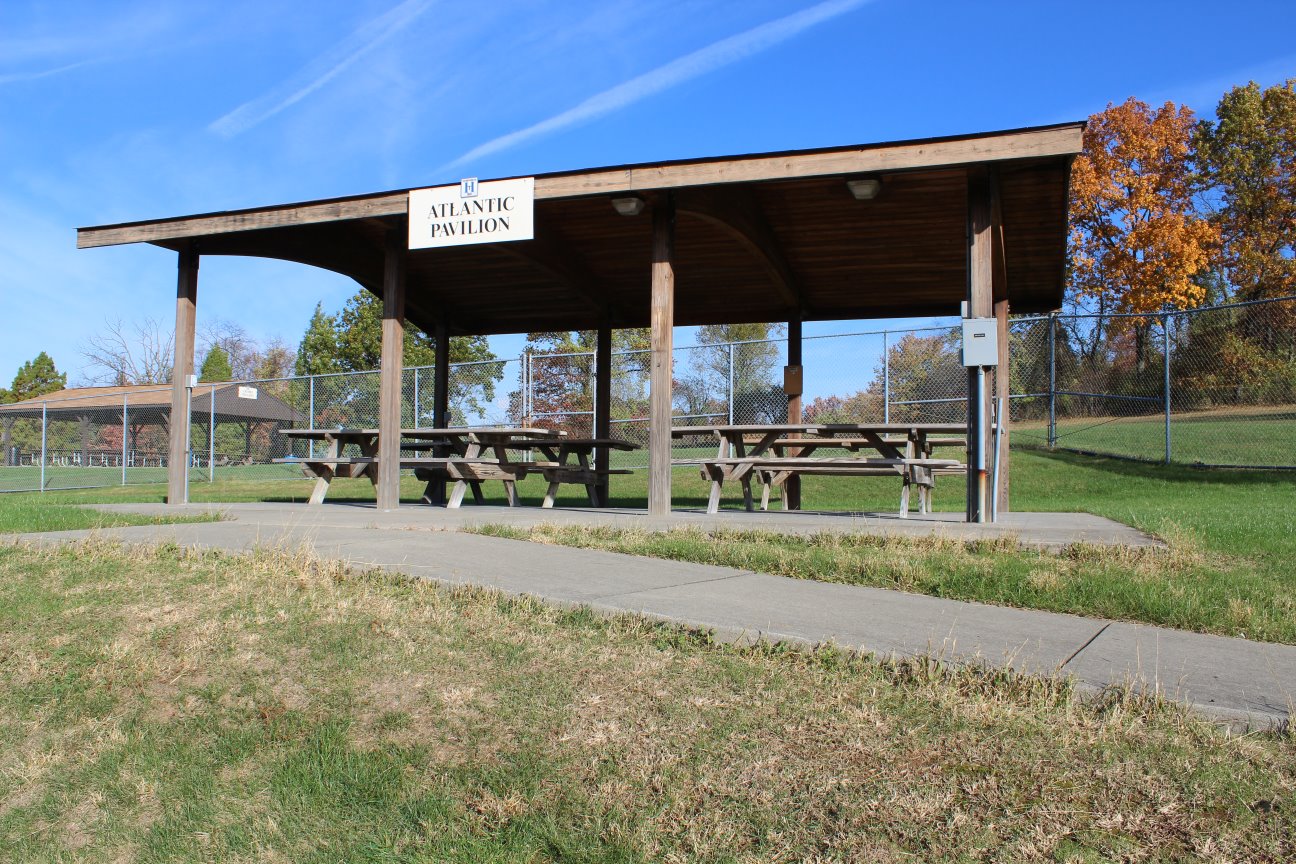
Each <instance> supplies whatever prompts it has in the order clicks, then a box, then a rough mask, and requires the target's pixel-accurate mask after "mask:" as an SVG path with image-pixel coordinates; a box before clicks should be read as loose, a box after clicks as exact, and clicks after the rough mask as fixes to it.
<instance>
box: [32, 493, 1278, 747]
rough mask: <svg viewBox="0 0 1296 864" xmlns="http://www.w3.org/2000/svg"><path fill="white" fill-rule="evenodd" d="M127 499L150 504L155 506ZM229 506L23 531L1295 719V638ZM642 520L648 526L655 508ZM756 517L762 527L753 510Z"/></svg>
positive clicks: (1245, 724) (330, 510) (363, 517)
mask: <svg viewBox="0 0 1296 864" xmlns="http://www.w3.org/2000/svg"><path fill="white" fill-rule="evenodd" d="M119 509H130V510H134V511H139V512H148V509H149V507H148V505H130V506H122V507H121V508H119ZM190 509H192V510H194V511H199V510H201V509H203V508H202V507H201V506H194V507H192V508H190ZM218 509H219V510H221V511H223V512H224V513H225V515H226V518H227V521H224V522H215V523H200V524H191V525H159V526H140V527H131V528H115V529H106V530H100V531H95V532H87V531H68V532H56V533H50V534H31V535H22V536H21V538H20V539H21V540H22V541H23V542H29V543H33V544H37V545H47V544H57V543H63V542H68V541H71V540H76V539H80V538H83V537H86V536H89V535H91V534H97V535H99V536H103V537H110V538H115V539H118V540H120V541H122V542H125V543H159V542H174V543H177V544H179V545H182V546H193V547H201V548H212V549H222V550H229V551H236V552H240V551H248V550H251V549H253V548H256V547H258V546H260V547H284V548H288V549H294V550H296V549H301V548H306V549H309V550H310V551H312V552H313V553H314V554H316V555H318V556H320V557H322V558H326V559H331V560H340V561H344V562H346V563H348V564H351V565H354V566H360V567H376V568H381V569H385V570H391V571H396V572H400V573H405V574H408V575H410V576H414V577H418V578H425V579H431V580H434V581H437V582H441V583H446V584H466V585H477V586H483V587H490V588H496V589H499V590H501V591H504V592H507V593H510V594H526V595H530V596H534V597H537V598H541V599H544V600H546V601H550V602H555V603H560V604H583V605H587V606H590V607H593V608H596V609H600V610H607V611H613V612H635V613H640V614H644V615H648V616H651V617H653V618H657V619H661V620H666V621H672V622H678V623H681V624H686V625H689V626H692V627H701V628H707V629H712V630H714V631H715V632H716V634H717V636H719V637H720V638H747V639H751V638H768V639H774V640H786V641H791V642H795V643H800V644H817V643H823V642H832V643H835V644H837V645H839V646H842V647H845V648H851V649H859V650H864V651H868V652H871V653H875V654H879V655H890V654H898V655H929V654H930V655H937V656H940V657H943V658H946V659H951V660H958V661H965V662H984V663H989V664H992V665H999V666H1007V667H1012V668H1014V669H1018V670H1021V671H1025V672H1030V673H1035V674H1046V675H1054V674H1061V675H1069V676H1073V677H1074V678H1075V679H1076V680H1077V681H1078V682H1079V683H1080V684H1081V685H1082V686H1085V687H1094V688H1102V687H1105V686H1107V685H1109V684H1123V683H1134V684H1137V685H1140V686H1144V687H1149V688H1155V689H1156V690H1157V691H1158V692H1160V693H1162V694H1163V695H1165V696H1167V697H1169V698H1173V699H1177V700H1180V701H1183V702H1186V703H1188V704H1190V705H1192V706H1194V707H1195V708H1197V709H1199V710H1201V711H1203V712H1206V713H1208V714H1210V715H1212V716H1213V717H1215V718H1217V719H1223V720H1227V721H1229V722H1231V723H1233V724H1234V725H1235V726H1237V727H1240V728H1278V727H1284V726H1286V724H1287V721H1288V717H1289V715H1290V712H1291V710H1292V706H1293V699H1296V647H1293V646H1286V645H1274V644H1269V643H1261V642H1251V641H1248V640H1245V639H1230V638H1225V637H1220V636H1209V635H1203V634H1197V633H1187V632H1183V631H1178V630H1171V629H1166V628H1160V627H1149V626H1144V625H1138V624H1126V623H1121V622H1113V621H1105V620H1102V619H1093V618H1082V617H1079V616H1074V615H1059V614H1055V613H1050V612H1036V611H1028V610H1022V609H1011V608H1006V607H999V606H988V605H984V604H979V603H965V602H959V601H954V600H944V599H940V598H935V597H926V596H922V595H916V594H906V593H904V592H900V591H889V590H884V589H877V588H864V587H857V586H848V585H836V584H829V583H823V582H812V581H808V580H799V579H788V578H784V577H779V576H768V575H763V574H758V573H751V572H746V571H742V570H735V569H731V568H725V567H712V566H706V565H699V564H687V563H681V562H676V561H662V560H656V559H650V558H639V557H635V556H630V555H622V554H618V553H612V552H599V551H594V550H587V549H570V548H566V547H558V546H545V545H540V544H525V545H523V543H522V542H521V541H513V540H502V539H499V538H494V537H483V536H478V535H474V534H465V533H462V532H460V531H458V530H456V529H457V527H460V526H462V525H464V524H472V523H474V522H475V523H477V524H480V523H483V522H492V521H494V522H498V521H517V519H524V520H527V521H530V520H534V522H541V521H549V522H555V521H563V520H564V519H567V518H572V517H571V516H569V515H565V514H564V511H560V510H555V511H540V512H538V513H536V512H533V511H534V508H528V512H526V513H525V515H523V516H519V517H516V518H512V519H510V518H507V514H506V515H505V516H503V517H501V516H500V515H499V514H498V513H495V512H478V513H477V514H476V515H474V514H473V511H472V510H465V511H461V515H460V516H458V517H456V518H454V519H451V520H447V519H443V518H438V519H437V520H436V522H435V524H434V525H433V524H430V523H429V520H428V519H427V518H426V516H421V515H420V514H417V513H415V514H412V515H411V514H406V515H401V511H397V512H396V513H390V514H389V513H379V512H377V511H374V510H373V509H366V508H353V507H346V506H329V505H325V506H323V507H313V508H312V507H307V506H305V505H298V504H246V505H244V504H232V505H221V506H220V507H219V508H218ZM474 509H477V508H474ZM495 509H496V508H480V510H481V511H494V510H495ZM499 509H501V510H502V509H504V508H499ZM168 512H170V513H174V512H175V510H174V509H172V510H169V511H168ZM445 512H446V511H441V513H445ZM518 512H519V511H517V510H515V511H513V513H515V514H516V513H518ZM1064 515H1068V516H1069V515H1070V514H1064ZM606 518H607V519H609V520H612V521H615V520H616V518H617V517H616V516H615V514H607V517H606ZM785 518H786V517H785ZM798 518H799V517H798ZM1090 518H1092V517H1090ZM683 521H684V522H686V523H688V522H691V521H692V520H691V519H688V518H685V519H684V520H683ZM894 521H895V522H900V520H894ZM1103 521H1105V520H1103ZM634 524H636V525H639V526H641V527H648V526H646V525H645V523H644V521H643V519H642V517H641V518H637V519H635V520H634ZM744 524H746V526H747V527H752V526H751V524H750V522H747V523H744ZM1109 524H1110V523H1109ZM771 527H772V526H771ZM856 530H858V528H856ZM927 530H928V531H930V530H931V529H930V526H929V527H928V529H927ZM1139 536H1142V535H1139Z"/></svg>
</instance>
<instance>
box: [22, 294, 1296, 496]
mask: <svg viewBox="0 0 1296 864" xmlns="http://www.w3.org/2000/svg"><path fill="white" fill-rule="evenodd" d="M1009 339H1010V349H1011V357H1012V364H1011V370H1010V376H1011V377H1010V381H1009V385H1010V392H1011V399H1010V419H1011V430H1012V436H1013V437H1012V441H1013V443H1014V445H1016V446H1033V447H1041V448H1059V449H1066V450H1071V451H1075V452H1080V453H1091V454H1101V455H1107V456H1118V457H1123V458H1131V459H1141V460H1149V461H1159V462H1177V463H1185V464H1200V465H1211V466H1237V467H1246V466H1251V467H1281V468H1290V467H1296V434H1293V433H1294V432H1296V298H1286V299H1283V300H1274V301H1264V302H1257V303H1241V304H1232V305H1228V306H1217V307H1212V308H1207V309H1199V310H1194V311H1191V312H1171V313H1165V314H1160V313H1158V314H1155V315H1142V316H1137V315H1050V316H1037V317H1023V318H1016V319H1014V320H1013V321H1012V322H1011V324H1010V328H1009ZM802 351H803V365H804V367H805V386H806V391H807V392H806V393H805V395H804V397H803V404H802V417H803V419H804V420H805V422H809V423H875V422H892V423H902V422H914V421H924V422H952V423H960V422H964V420H965V418H966V411H967V396H966V393H967V371H966V370H965V369H964V368H963V366H962V363H961V358H960V333H959V328H958V320H957V319H955V318H951V319H948V321H947V322H938V323H937V324H934V325H932V326H928V327H924V328H918V329H906V330H877V331H869V332H860V333H848V334H842V335H834V336H815V337H807V338H806V339H804V340H803V346H802ZM786 363H787V340H786V339H773V340H767V341H757V342H734V343H723V344H715V345H699V346H693V347H687V348H679V349H676V351H675V353H674V406H673V408H674V413H675V418H674V422H675V424H676V425H679V426H684V425H690V424H692V425H699V426H703V425H714V424H734V423H777V422H783V421H784V420H785V418H786V417H787V397H786V396H785V395H784V393H783V380H782V370H783V367H784V365H786ZM650 365H651V355H650V352H648V351H620V352H615V353H614V355H613V357H612V380H611V384H610V391H611V400H610V401H611V404H610V406H609V413H610V415H611V428H612V435H613V436H614V437H616V438H620V439H622V440H626V441H630V442H633V443H636V444H640V445H643V446H645V447H646V445H647V443H648V420H647V418H648V395H649V392H648V391H649V378H650ZM435 377H436V376H435V369H433V368H432V367H419V368H409V369H406V370H404V375H403V379H402V391H403V392H402V419H401V422H402V425H408V426H430V425H433V423H434V415H435V405H434V395H433V394H434V391H435ZM595 379H596V369H595V357H594V354H593V352H581V353H568V354H546V355H541V354H533V353H527V354H524V355H523V356H522V357H519V358H516V359H510V360H488V361H479V362H472V363H456V364H452V365H451V368H450V370H449V388H448V390H449V405H448V420H447V422H448V424H449V425H452V426H498V425H511V426H523V425H525V426H537V427H545V428H554V429H563V430H566V431H567V432H568V433H569V434H572V435H579V436H590V435H593V433H594V415H595V410H596V405H595V400H596V399H597V387H596V380H595ZM987 387H989V388H990V390H991V392H994V389H993V388H994V376H993V375H991V376H990V380H988V381H987ZM378 389H379V388H378V373H377V372H355V373H340V374H335V375H315V376H310V377H302V378H283V379H275V380H265V381H248V382H223V383H217V384H207V383H201V384H198V385H197V386H196V387H194V388H193V389H192V391H191V392H190V394H189V403H190V411H189V415H190V448H189V457H188V461H189V472H190V473H189V477H190V482H191V483H192V482H212V481H216V480H229V479H266V478H274V477H283V478H297V477H300V476H301V471H300V469H299V468H298V467H297V466H296V465H293V464H292V462H293V461H294V460H297V459H302V458H306V457H308V456H310V455H312V451H311V447H312V444H311V443H310V442H305V441H296V440H290V439H289V438H287V437H286V436H283V435H279V434H278V431H279V430H281V429H293V428H320V427H339V426H342V427H359V428H364V427H376V426H377V425H378ZM170 400H171V388H170V387H169V386H139V387H96V388H85V389H84V390H81V391H78V392H77V394H76V395H75V396H69V397H68V398H58V399H55V398H46V399H43V400H42V399H35V400H28V401H27V402H21V403H16V404H11V405H4V406H0V492H10V491H35V490H47V489H50V490H52V489H72V488H84V487H94V486H107V485H128V484H133V483H157V482H163V481H165V479H166V469H167V450H168V446H167V442H168V435H169V422H170V414H171V410H170V405H171V402H170ZM703 444H704V442H703V441H702V440H701V439H692V440H689V439H682V440H680V441H677V442H676V445H675V446H676V456H678V457H687V456H692V455H696V454H697V453H700V452H713V451H711V447H712V446H713V445H710V444H709V443H707V444H705V446H703ZM316 446H318V445H316ZM646 462H647V456H646V450H639V451H631V452H628V453H619V452H618V453H615V454H614V456H613V463H614V466H615V467H642V466H644V465H646Z"/></svg>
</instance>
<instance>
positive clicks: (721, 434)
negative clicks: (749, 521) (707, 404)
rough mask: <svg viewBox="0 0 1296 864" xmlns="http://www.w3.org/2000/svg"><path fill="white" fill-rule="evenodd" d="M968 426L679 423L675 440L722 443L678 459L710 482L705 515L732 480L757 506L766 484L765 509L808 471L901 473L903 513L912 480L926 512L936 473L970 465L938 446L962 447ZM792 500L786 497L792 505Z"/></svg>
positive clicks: (750, 506)
mask: <svg viewBox="0 0 1296 864" xmlns="http://www.w3.org/2000/svg"><path fill="white" fill-rule="evenodd" d="M966 431H967V427H966V426H964V425H963V424H961V423H802V424H785V423H774V424H739V425H719V426H679V427H675V428H674V429H672V430H671V437H673V438H689V437H696V436H708V437H713V438H714V439H716V440H717V442H718V445H717V450H716V456H715V458H714V459H702V460H697V459H686V460H679V461H680V462H681V463H683V464H696V465H699V466H700V468H701V471H702V476H703V477H704V478H705V479H708V480H710V481H711V495H710V498H709V500H708V502H707V512H708V513H715V512H716V511H717V510H718V509H719V506H720V493H721V489H722V488H723V486H724V484H725V483H726V482H727V481H734V480H736V481H738V482H739V483H740V484H742V488H743V503H744V505H745V506H746V508H747V509H748V510H752V509H753V502H752V491H751V481H752V478H753V477H754V478H756V479H757V480H758V481H760V482H761V484H762V485H763V487H764V488H763V491H762V494H761V509H762V510H765V509H768V507H769V494H770V488H771V487H773V486H779V487H781V486H783V485H784V484H785V483H786V482H787V480H788V478H790V477H795V476H802V475H806V474H820V475H836V476H870V475H888V474H891V475H898V476H899V477H901V479H902V485H901V491H900V516H901V518H904V517H905V516H907V515H908V512H909V498H910V487H911V485H917V487H918V503H919V512H920V513H926V512H928V510H929V508H930V506H931V493H932V490H933V488H934V486H935V476H936V474H937V473H955V472H958V473H961V472H962V471H965V470H966V467H965V466H964V464H963V463H962V462H960V461H958V460H956V459H938V458H936V457H935V456H934V453H933V451H934V450H935V448H937V447H955V446H958V447H963V448H964V449H966V447H967V442H966V439H965V438H964V437H963V436H964V435H965V433H966ZM820 449H845V450H848V451H851V452H853V453H861V452H875V453H877V454H878V455H877V456H850V457H845V458H843V457H829V456H816V455H814V454H815V452H816V451H817V450H820ZM786 500H787V499H786V497H784V502H785V505H786Z"/></svg>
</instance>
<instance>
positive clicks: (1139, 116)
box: [1070, 98, 1219, 367]
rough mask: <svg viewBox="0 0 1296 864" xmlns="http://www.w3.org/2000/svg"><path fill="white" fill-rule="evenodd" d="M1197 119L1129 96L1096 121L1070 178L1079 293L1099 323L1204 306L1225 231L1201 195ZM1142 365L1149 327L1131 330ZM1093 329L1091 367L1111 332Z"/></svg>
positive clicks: (1074, 283) (1074, 280)
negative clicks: (1197, 196) (1206, 279)
mask: <svg viewBox="0 0 1296 864" xmlns="http://www.w3.org/2000/svg"><path fill="white" fill-rule="evenodd" d="M1194 131H1195V122H1194V118H1193V113H1192V111H1191V110H1189V109H1188V108H1186V107H1178V106H1176V105H1175V104H1174V103H1172V102H1167V103H1166V104H1165V105H1163V106H1161V107H1160V108H1158V109H1152V108H1151V107H1149V106H1148V105H1147V104H1146V103H1144V102H1141V101H1139V100H1137V99H1134V98H1130V99H1127V100H1125V102H1123V103H1121V104H1120V105H1108V106H1107V109H1106V110H1104V111H1102V112H1100V113H1098V114H1095V115H1094V116H1093V117H1091V118H1089V124H1088V126H1087V128H1086V129H1085V133H1084V152H1083V153H1082V154H1081V155H1080V156H1079V157H1077V159H1076V161H1075V165H1074V167H1073V169H1072V175H1071V212H1070V217H1071V237H1070V264H1071V285H1070V287H1071V291H1072V293H1073V296H1075V298H1076V299H1077V300H1078V301H1081V302H1083V301H1086V300H1087V301H1091V306H1092V309H1093V311H1096V312H1098V313H1099V314H1100V315H1105V314H1108V313H1113V312H1135V313H1139V312H1156V311H1160V310H1162V309H1165V308H1174V309H1188V308H1192V307H1194V306H1199V305H1201V304H1202V302H1203V301H1205V299H1206V289H1205V287H1204V286H1203V285H1201V284H1199V283H1198V281H1196V280H1195V279H1194V277H1196V276H1197V275H1198V274H1200V273H1202V272H1203V271H1205V270H1207V269H1208V268H1209V267H1210V266H1211V263H1212V261H1213V259H1214V257H1215V249H1216V247H1217V245H1218V239H1219V238H1218V231H1217V229H1216V228H1215V227H1214V226H1212V225H1211V224H1210V223H1209V222H1208V221H1207V220H1205V219H1203V218H1201V216H1199V215H1198V213H1197V212H1196V209H1195V207H1194V200H1193V195H1194V191H1195V187H1194V177H1195V174H1194V169H1193V159H1194V151H1193V133H1194ZM1133 323H1134V327H1135V330H1136V340H1135V341H1136V345H1137V346H1138V363H1139V366H1140V367H1141V366H1142V363H1143V356H1142V355H1143V346H1144V344H1145V341H1146V340H1145V339H1144V338H1143V337H1144V336H1145V334H1146V331H1147V322H1146V320H1143V321H1140V320H1136V321H1134V322H1133ZM1103 329H1104V328H1103V321H1102V319H1101V318H1100V319H1099V325H1098V326H1097V327H1095V328H1094V336H1093V340H1092V342H1091V345H1090V350H1089V351H1087V352H1086V354H1088V356H1089V359H1090V360H1091V361H1092V360H1093V359H1095V357H1096V353H1097V350H1098V348H1099V344H1100V341H1101V336H1102V334H1103Z"/></svg>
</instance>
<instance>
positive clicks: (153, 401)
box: [0, 381, 304, 422]
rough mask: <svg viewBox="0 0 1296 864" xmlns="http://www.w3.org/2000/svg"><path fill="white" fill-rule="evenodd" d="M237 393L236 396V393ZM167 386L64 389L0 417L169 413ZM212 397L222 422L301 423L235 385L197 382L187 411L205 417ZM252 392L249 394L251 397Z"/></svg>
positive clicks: (257, 390) (2, 408) (274, 402)
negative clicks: (267, 421) (123, 406)
mask: <svg viewBox="0 0 1296 864" xmlns="http://www.w3.org/2000/svg"><path fill="white" fill-rule="evenodd" d="M240 391H242V392H240ZM171 392H172V391H171V385H170V384H127V385H116V386H106V387H68V388H65V389H63V390H57V391H55V392H53V393H46V394H45V395H43V396H37V397H35V398H33V399H25V400H23V401H21V402H11V403H9V404H7V405H0V417H40V416H41V412H42V410H44V411H45V412H46V413H47V414H48V415H49V416H51V417H54V418H56V419H66V418H67V417H69V416H71V417H90V418H99V419H102V418H103V417H106V416H109V415H111V416H113V417H116V418H120V416H121V411H122V404H123V403H125V405H126V406H127V411H128V412H134V413H136V414H137V415H139V416H143V415H144V414H146V413H151V412H162V413H167V412H170V410H171ZM213 392H214V393H215V397H216V406H215V408H216V411H215V413H216V418H217V420H219V421H223V422H236V421H240V420H278V421H283V422H293V421H295V420H302V419H304V415H302V414H300V413H299V412H297V411H295V410H294V409H293V408H292V407H291V406H290V405H288V404H287V403H286V402H284V401H283V400H282V399H279V398H278V397H276V396H274V395H273V394H271V393H269V392H267V391H266V390H265V388H264V387H260V386H249V385H245V384H240V383H239V382H233V381H232V382H226V383H219V382H218V383H216V384H209V383H206V382H204V383H200V384H199V385H198V386H197V387H195V388H194V391H193V399H192V401H191V403H190V409H191V413H192V414H193V415H194V416H195V417H197V418H199V419H201V418H203V417H206V416H208V415H209V414H210V413H211V410H212V406H211V398H212V393H213ZM252 394H255V395H252Z"/></svg>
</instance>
